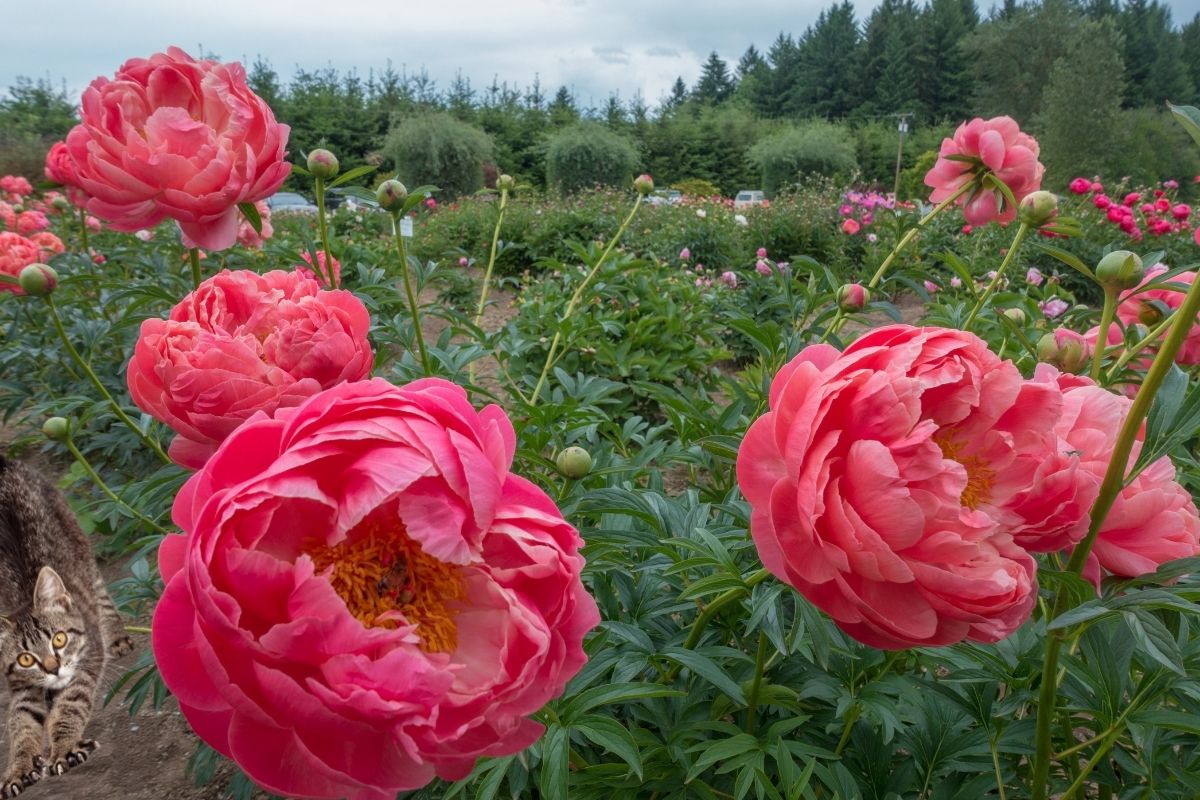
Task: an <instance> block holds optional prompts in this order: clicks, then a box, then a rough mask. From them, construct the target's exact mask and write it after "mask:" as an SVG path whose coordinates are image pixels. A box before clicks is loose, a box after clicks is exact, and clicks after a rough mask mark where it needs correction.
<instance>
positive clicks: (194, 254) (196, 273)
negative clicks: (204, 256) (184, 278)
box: [188, 247, 201, 289]
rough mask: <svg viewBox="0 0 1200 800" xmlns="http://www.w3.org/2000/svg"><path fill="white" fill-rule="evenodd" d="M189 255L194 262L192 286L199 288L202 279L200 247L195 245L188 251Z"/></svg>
mask: <svg viewBox="0 0 1200 800" xmlns="http://www.w3.org/2000/svg"><path fill="white" fill-rule="evenodd" d="M188 255H189V258H190V260H191V262H192V288H193V289H199V288H200V281H201V275H200V248H198V247H193V248H192V249H191V250H189V251H188Z"/></svg>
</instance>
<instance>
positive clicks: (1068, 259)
mask: <svg viewBox="0 0 1200 800" xmlns="http://www.w3.org/2000/svg"><path fill="white" fill-rule="evenodd" d="M1032 244H1033V246H1034V247H1036V248H1037V249H1039V250H1041V251H1042V252H1043V253H1045V254H1047V255H1049V256H1053V257H1054V258H1056V259H1058V260H1059V261H1061V262H1062V263H1064V264H1066V265H1067V266H1068V267H1070V268H1071V269H1073V270H1075V271H1076V272H1078V273H1080V274H1081V275H1086V276H1087V277H1089V278H1091V279H1092V280H1093V281H1095V282H1096V283H1099V282H1100V279H1099V278H1097V277H1096V273H1094V272H1092V271H1091V269H1089V268H1088V267H1087V265H1085V264H1084V263H1083V262H1082V261H1080V260H1079V257H1078V256H1076V255H1074V254H1073V253H1068V252H1067V251H1066V250H1063V249H1062V248H1060V247H1055V246H1054V245H1052V244H1042V243H1041V242H1033V243H1032Z"/></svg>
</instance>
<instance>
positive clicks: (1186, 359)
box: [1117, 264, 1200, 365]
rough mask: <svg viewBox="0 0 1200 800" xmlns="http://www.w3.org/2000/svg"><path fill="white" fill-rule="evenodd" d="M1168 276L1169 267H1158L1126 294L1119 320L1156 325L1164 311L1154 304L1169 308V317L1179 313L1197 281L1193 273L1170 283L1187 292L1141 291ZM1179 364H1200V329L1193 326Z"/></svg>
mask: <svg viewBox="0 0 1200 800" xmlns="http://www.w3.org/2000/svg"><path fill="white" fill-rule="evenodd" d="M1165 272H1167V266H1166V265H1165V264H1155V265H1154V266H1153V267H1151V268H1150V269H1148V270H1146V277H1145V278H1144V279H1143V280H1142V282H1141V283H1140V284H1138V286H1137V287H1136V288H1133V289H1130V290H1128V291H1126V292H1124V293H1122V295H1121V299H1120V303H1119V304H1118V305H1117V318H1118V319H1119V320H1121V322H1123V323H1124V324H1125V325H1134V324H1137V323H1139V322H1140V323H1144V324H1154V323H1155V322H1157V321H1158V320H1159V319H1161V317H1162V311H1161V309H1160V308H1157V307H1156V306H1155V305H1152V303H1157V304H1161V305H1162V306H1165V307H1166V308H1167V313H1170V312H1171V311H1175V310H1176V309H1178V308H1179V307H1180V306H1181V305H1182V304H1183V298H1184V294H1185V292H1186V289H1187V287H1190V286H1191V285H1192V284H1193V283H1194V282H1195V281H1196V273H1195V271H1192V270H1188V271H1186V272H1181V273H1179V274H1178V275H1175V276H1173V277H1172V278H1171V279H1170V281H1168V283H1174V284H1180V285H1181V286H1182V287H1184V291H1179V290H1175V289H1148V290H1145V291H1141V287H1142V286H1145V285H1146V284H1148V283H1151V282H1152V281H1154V280H1155V279H1156V278H1158V277H1159V276H1160V275H1162V274H1163V273H1165ZM1175 362H1176V363H1178V364H1183V365H1191V364H1200V325H1192V327H1191V329H1190V330H1188V333H1187V338H1186V339H1184V341H1183V346H1182V347H1180V348H1179V352H1178V353H1176V354H1175Z"/></svg>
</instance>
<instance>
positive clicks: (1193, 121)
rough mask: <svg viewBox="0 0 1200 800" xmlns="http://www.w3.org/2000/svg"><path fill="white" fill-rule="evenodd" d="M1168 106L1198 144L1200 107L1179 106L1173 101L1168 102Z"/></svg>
mask: <svg viewBox="0 0 1200 800" xmlns="http://www.w3.org/2000/svg"><path fill="white" fill-rule="evenodd" d="M1167 107H1168V108H1169V109H1171V113H1172V114H1174V115H1175V119H1176V121H1177V122H1179V124H1180V125H1182V126H1183V129H1184V130H1185V131H1187V132H1188V133H1189V134H1190V135H1191V137H1192V138H1193V139H1194V140H1195V141H1196V144H1200V109H1197V108H1196V107H1195V106H1177V105H1172V104H1171V103H1167Z"/></svg>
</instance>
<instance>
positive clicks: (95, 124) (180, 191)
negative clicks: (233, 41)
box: [67, 47, 290, 250]
mask: <svg viewBox="0 0 1200 800" xmlns="http://www.w3.org/2000/svg"><path fill="white" fill-rule="evenodd" d="M81 120H82V121H81V123H80V124H79V125H76V126H75V128H74V129H72V131H71V132H70V134H69V135H68V136H67V149H68V151H69V153H70V156H71V159H72V160H73V161H74V163H75V166H76V175H77V178H78V182H79V186H80V187H81V188H82V189H83V190H84V191H86V192H87V193H88V194H89V195H90V199H89V200H88V203H87V208H88V211H90V212H91V213H92V214H95V215H97V216H99V217H103V218H104V219H105V220H107V221H108V222H109V223H110V224H111V225H112V227H113V228H114V229H116V230H120V231H136V230H138V229H140V228H148V227H152V226H154V225H156V224H158V222H160V221H161V220H162V219H163V218H165V217H170V218H172V219H174V220H175V221H176V222H178V223H179V227H180V228H181V229H182V230H183V232H184V233H185V234H186V235H187V236H188V237H189V238H190V239H191V240H192V241H194V242H195V243H197V244H198V245H199V246H200V247H204V248H206V249H209V250H222V249H224V248H226V247H230V246H231V245H232V244H233V243H234V241H236V239H237V229H238V209H237V204H238V203H253V202H255V201H257V200H263V199H265V198H266V197H268V196H269V195H271V194H273V193H274V192H275V191H276V190H277V189H278V188H279V186H280V184H282V183H283V181H284V180H285V179H286V178H287V176H288V172H289V170H290V166H289V165H288V163H287V161H285V160H284V149H285V147H286V145H287V136H288V127H287V126H286V125H280V124H279V123H278V122H276V121H275V115H274V114H272V113H271V109H270V108H269V107H268V106H267V104H266V102H265V101H263V99H262V98H260V97H258V96H257V95H256V94H254V93H253V92H252V91H250V89H249V88H248V87H247V85H246V72H245V70H244V69H243V68H242V66H241V65H240V64H238V63H236V62H235V63H231V64H218V63H216V62H214V61H197V60H196V59H194V58H192V57H191V56H189V55H188V54H187V53H185V52H184V51H183V50H180V49H179V48H177V47H172V48H170V49H169V50H168V51H167V52H166V53H158V54H156V55H153V56H151V57H150V58H148V59H144V58H135V59H131V60H129V61H127V62H125V64H124V65H123V66H122V67H121V68H120V69H119V70H118V71H117V74H116V76H115V77H114V78H113V79H112V80H109V79H108V78H103V77H101V78H97V79H96V80H94V81H93V82H92V84H91V86H89V87H88V88H87V89H86V90H85V91H84V93H83V104H82V111H81Z"/></svg>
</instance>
